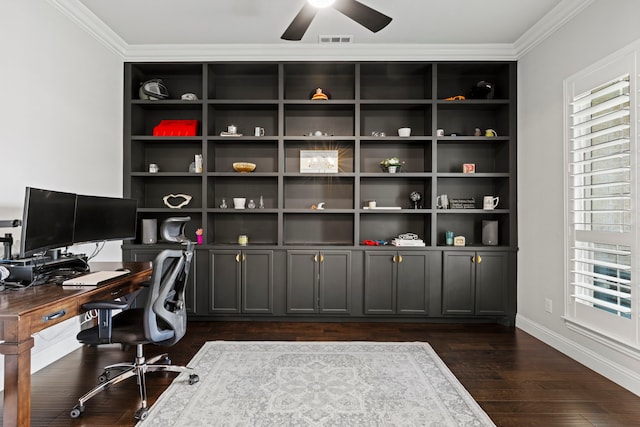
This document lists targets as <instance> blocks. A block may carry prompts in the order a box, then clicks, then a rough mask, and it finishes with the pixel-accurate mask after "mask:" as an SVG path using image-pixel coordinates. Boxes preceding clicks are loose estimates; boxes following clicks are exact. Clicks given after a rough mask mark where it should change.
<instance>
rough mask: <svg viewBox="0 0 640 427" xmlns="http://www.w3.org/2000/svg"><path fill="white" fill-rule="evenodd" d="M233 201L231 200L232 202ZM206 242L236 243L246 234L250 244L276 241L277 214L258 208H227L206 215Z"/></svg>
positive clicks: (217, 243) (215, 243)
mask: <svg viewBox="0 0 640 427" xmlns="http://www.w3.org/2000/svg"><path fill="white" fill-rule="evenodd" d="M232 203H233V202H232ZM207 218H208V221H207V224H208V225H207V242H208V243H210V244H214V245H229V244H237V243H238V236H239V235H246V236H248V238H249V244H250V245H256V244H268V245H276V244H277V243H278V214H277V213H273V212H266V211H264V212H261V210H259V209H257V208H256V209H245V210H237V209H235V210H234V209H227V210H226V212H224V213H219V212H216V213H210V214H208V215H207Z"/></svg>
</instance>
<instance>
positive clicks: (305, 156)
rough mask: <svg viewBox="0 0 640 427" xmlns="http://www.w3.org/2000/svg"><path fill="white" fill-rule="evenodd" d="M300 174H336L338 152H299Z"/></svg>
mask: <svg viewBox="0 0 640 427" xmlns="http://www.w3.org/2000/svg"><path fill="white" fill-rule="evenodd" d="M300 173H338V150H300Z"/></svg>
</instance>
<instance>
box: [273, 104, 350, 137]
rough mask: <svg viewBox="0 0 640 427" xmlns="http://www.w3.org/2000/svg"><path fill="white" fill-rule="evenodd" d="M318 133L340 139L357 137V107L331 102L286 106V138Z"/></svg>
mask: <svg viewBox="0 0 640 427" xmlns="http://www.w3.org/2000/svg"><path fill="white" fill-rule="evenodd" d="M316 131H320V132H322V133H325V134H328V135H330V136H338V137H339V136H353V135H355V133H354V131H355V105H354V104H353V103H349V104H336V103H330V101H329V102H322V101H313V102H311V101H310V102H305V103H289V104H285V105H284V135H285V136H290V137H298V136H308V135H310V134H313V133H314V132H316Z"/></svg>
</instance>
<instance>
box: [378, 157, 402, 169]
mask: <svg viewBox="0 0 640 427" xmlns="http://www.w3.org/2000/svg"><path fill="white" fill-rule="evenodd" d="M403 163H404V162H401V161H400V159H399V158H397V157H389V158H386V159H384V160H383V161H381V162H380V166H381V167H382V169H384V170H385V171H387V170H389V168H390V167H392V166H395V168H396V170H398V169H400V167H401V166H402V165H403Z"/></svg>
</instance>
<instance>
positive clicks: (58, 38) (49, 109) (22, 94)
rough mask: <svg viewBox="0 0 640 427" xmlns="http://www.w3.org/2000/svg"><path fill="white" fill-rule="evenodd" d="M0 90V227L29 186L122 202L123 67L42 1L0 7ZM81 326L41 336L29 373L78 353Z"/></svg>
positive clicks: (9, 1)
mask: <svg viewBox="0 0 640 427" xmlns="http://www.w3.org/2000/svg"><path fill="white" fill-rule="evenodd" d="M0 83H1V86H0V97H1V98H0V99H1V102H0V219H14V218H21V216H22V205H23V201H24V190H25V187H26V186H33V187H39V188H46V189H52V190H61V191H69V192H77V193H86V194H96V195H105V196H121V195H122V59H121V58H119V57H117V56H116V55H115V54H113V53H112V51H111V50H108V49H106V48H105V47H104V46H103V45H102V44H100V43H99V42H98V41H96V40H95V39H93V38H92V37H91V36H89V35H88V34H87V33H86V32H85V31H83V30H81V29H80V28H79V27H78V26H77V25H75V24H73V23H72V22H71V21H70V20H69V19H68V18H66V17H64V16H63V15H62V14H61V13H60V12H59V11H57V10H56V9H54V8H53V7H52V6H51V5H50V4H49V3H47V2H46V1H45V0H28V1H25V0H2V1H1V2H0ZM6 232H10V233H12V234H13V235H14V240H16V244H15V245H14V247H15V248H16V249H15V251H16V252H17V247H18V243H19V242H18V241H19V236H20V229H19V228H14V229H0V233H2V235H4V233H6ZM92 248H93V247H89V248H88V249H89V250H91V249H92ZM81 249H84V248H81ZM96 259H98V260H120V259H121V253H120V245H119V243H111V244H109V245H108V247H107V248H105V250H104V251H103V252H102V253H101V254H100V255H99V257H98V258H96ZM5 292H6V291H5ZM78 325H79V322H78V320H77V319H72V320H70V321H68V322H67V323H63V324H62V325H58V326H57V327H54V328H50V329H47V330H45V331H43V332H41V333H40V334H38V336H37V337H36V348H35V349H34V350H33V365H34V369H38V368H41V367H42V366H43V365H46V364H47V363H49V362H50V361H52V360H55V359H57V358H58V357H59V356H60V355H61V354H65V353H66V352H68V351H70V350H72V349H73V348H76V347H77V342H76V340H75V333H76V331H77V329H78ZM45 350H46V351H45ZM0 372H2V370H1V367H0Z"/></svg>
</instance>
